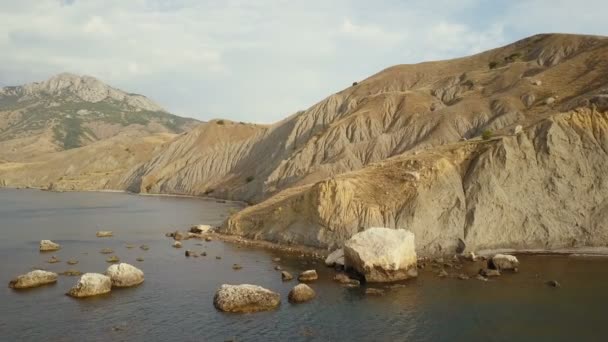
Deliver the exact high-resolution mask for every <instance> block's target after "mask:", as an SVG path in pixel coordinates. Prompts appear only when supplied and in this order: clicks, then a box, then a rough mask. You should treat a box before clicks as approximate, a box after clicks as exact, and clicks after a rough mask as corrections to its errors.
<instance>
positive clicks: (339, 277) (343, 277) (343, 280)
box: [334, 273, 361, 287]
mask: <svg viewBox="0 0 608 342" xmlns="http://www.w3.org/2000/svg"><path fill="white" fill-rule="evenodd" d="M334 281H337V282H338V283H340V284H343V285H352V286H353V287H355V286H359V285H361V282H359V281H358V280H357V279H351V278H350V277H349V276H348V275H347V274H345V273H338V274H336V275H335V276H334Z"/></svg>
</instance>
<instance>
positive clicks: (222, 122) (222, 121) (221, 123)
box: [215, 120, 224, 125]
mask: <svg viewBox="0 0 608 342" xmlns="http://www.w3.org/2000/svg"><path fill="white" fill-rule="evenodd" d="M215 123H216V124H218V125H223V124H224V120H217V121H216V122H215Z"/></svg>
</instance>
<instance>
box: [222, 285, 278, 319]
mask: <svg viewBox="0 0 608 342" xmlns="http://www.w3.org/2000/svg"><path fill="white" fill-rule="evenodd" d="M280 303H281V296H280V295H279V294H278V293H276V292H273V291H270V290H268V289H265V288H263V287H261V286H257V285H250V284H241V285H227V284H224V285H222V286H221V287H220V288H219V289H218V290H217V292H216V293H215V296H214V297H213V305H214V306H215V307H216V308H217V309H218V310H221V311H225V312H256V311H265V310H272V309H274V308H276V307H277V306H279V304H280Z"/></svg>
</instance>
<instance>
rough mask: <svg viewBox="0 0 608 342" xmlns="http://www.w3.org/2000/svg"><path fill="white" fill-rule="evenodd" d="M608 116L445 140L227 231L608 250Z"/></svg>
mask: <svg viewBox="0 0 608 342" xmlns="http://www.w3.org/2000/svg"><path fill="white" fill-rule="evenodd" d="M606 170H608V114H607V113H605V112H604V113H600V112H597V111H593V110H590V109H580V110H577V111H574V112H568V113H558V114H550V115H546V116H545V117H544V118H538V119H537V122H534V123H531V124H530V125H529V126H528V127H526V128H525V129H524V131H523V133H520V134H518V135H515V134H508V135H503V136H500V137H496V138H493V139H492V140H489V141H484V140H481V139H475V140H470V141H466V142H458V143H453V144H446V145H444V146H441V147H437V148H434V149H429V150H425V151H419V152H409V153H406V154H402V155H400V156H397V157H394V158H391V159H388V160H386V161H382V162H379V163H376V164H372V165H369V166H367V167H366V168H364V169H361V170H359V171H354V172H350V173H345V174H343V175H339V176H337V177H334V178H330V179H327V180H324V181H322V182H318V183H316V184H314V185H307V186H302V187H296V188H290V189H287V190H284V191H282V192H280V193H279V194H277V195H275V196H273V197H271V198H270V199H268V200H266V201H264V202H262V203H260V204H258V205H255V206H251V207H248V208H246V209H245V210H243V211H241V212H239V213H237V214H235V215H233V216H232V217H231V218H230V219H229V220H228V221H227V222H226V223H225V225H224V227H223V231H224V232H227V233H231V234H239V235H245V236H247V237H250V238H255V239H264V240H271V241H276V242H281V243H293V244H304V245H310V246H320V247H327V248H335V247H338V246H340V245H341V244H342V243H343V242H344V241H345V240H346V239H348V238H349V237H350V236H352V235H353V234H354V233H356V232H357V231H359V230H360V229H363V228H366V227H370V226H386V227H402V228H407V229H410V230H412V231H413V232H414V233H415V235H416V243H417V248H418V252H419V253H420V254H422V255H433V254H453V253H454V251H455V247H456V243H457V241H458V239H459V238H460V239H463V240H464V241H465V242H466V245H467V249H468V250H473V251H475V250H480V249H486V248H501V247H508V248H548V249H550V248H559V247H571V246H606V245H607V244H608V214H607V213H608V197H607V196H606V194H608V172H606Z"/></svg>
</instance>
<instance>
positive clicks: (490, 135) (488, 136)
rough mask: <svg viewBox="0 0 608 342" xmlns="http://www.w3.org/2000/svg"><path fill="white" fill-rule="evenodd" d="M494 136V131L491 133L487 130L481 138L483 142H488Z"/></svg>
mask: <svg viewBox="0 0 608 342" xmlns="http://www.w3.org/2000/svg"><path fill="white" fill-rule="evenodd" d="M493 135H494V134H493V133H492V131H490V130H489V129H486V130H485V131H483V133H481V138H482V139H483V140H488V139H490V138H491V137H492V136H493Z"/></svg>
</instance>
